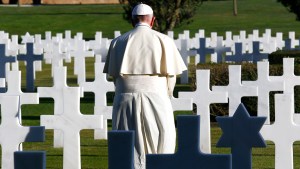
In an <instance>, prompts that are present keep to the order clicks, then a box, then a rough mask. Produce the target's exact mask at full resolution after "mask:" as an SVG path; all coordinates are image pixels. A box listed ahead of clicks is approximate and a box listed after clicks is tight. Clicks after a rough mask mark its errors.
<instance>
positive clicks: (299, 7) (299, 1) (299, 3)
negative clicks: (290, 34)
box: [277, 0, 300, 21]
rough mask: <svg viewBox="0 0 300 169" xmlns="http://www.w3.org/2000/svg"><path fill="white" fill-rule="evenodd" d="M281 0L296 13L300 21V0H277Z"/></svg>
mask: <svg viewBox="0 0 300 169" xmlns="http://www.w3.org/2000/svg"><path fill="white" fill-rule="evenodd" d="M277 1H278V2H281V3H282V4H283V5H284V6H285V7H286V8H287V9H288V10H289V11H290V12H293V13H295V14H296V16H297V17H296V19H297V20H298V21H300V0H277Z"/></svg>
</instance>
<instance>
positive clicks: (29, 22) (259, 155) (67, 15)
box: [0, 0, 300, 169]
mask: <svg viewBox="0 0 300 169" xmlns="http://www.w3.org/2000/svg"><path fill="white" fill-rule="evenodd" d="M238 5H239V6H238V16H233V15H232V1H208V2H204V3H203V5H202V6H201V7H200V8H199V10H198V11H197V13H196V15H195V17H194V18H193V22H191V23H184V24H182V25H181V26H180V27H178V28H176V29H175V30H174V31H175V34H178V33H182V32H183V30H190V31H191V35H192V36H193V35H194V33H196V32H198V30H199V29H205V31H206V35H207V36H208V35H210V32H218V34H219V35H224V34H225V32H226V31H233V33H234V34H237V33H238V32H239V31H240V30H246V31H247V33H251V32H252V30H253V29H258V30H260V33H262V32H263V31H264V30H265V29H266V28H271V29H272V33H273V35H274V34H275V32H283V33H284V36H285V37H286V36H287V35H288V32H289V31H296V37H299V36H300V22H296V21H295V16H294V15H293V14H291V13H289V12H288V11H287V10H286V9H285V8H284V7H283V6H282V5H281V4H279V3H277V2H276V0H263V1H262V0H239V1H238ZM122 15H123V10H122V6H120V5H74V6H71V5H64V6H56V5H53V6H35V7H21V8H16V7H0V16H1V17H0V30H4V31H5V32H8V33H10V34H17V35H24V34H25V33H26V32H29V33H30V34H42V35H44V33H45V31H52V33H53V35H55V34H56V33H63V32H64V31H65V30H71V31H72V33H73V35H74V34H75V33H77V32H83V34H84V37H85V38H87V39H91V38H93V37H94V35H95V32H96V31H102V32H103V36H104V37H109V38H112V37H113V34H114V30H120V31H121V32H122V33H123V32H125V31H128V30H130V29H131V25H130V24H129V23H128V22H127V21H124V20H123V19H122ZM93 63H94V60H93V59H91V60H89V59H88V60H87V63H86V64H87V78H88V79H91V80H92V79H93V77H94V69H93ZM20 65H21V70H24V65H23V64H22V63H21V64H20ZM65 65H66V66H68V85H70V86H75V84H74V81H76V79H75V78H76V77H75V76H74V75H73V69H72V63H71V64H65ZM50 75H51V71H50V66H49V65H45V64H44V65H43V71H42V72H37V75H36V82H35V84H36V86H39V87H44V86H52V80H51V78H50V77H51V76H50ZM22 78H25V71H22ZM22 85H23V87H24V85H25V81H24V80H23V81H22ZM182 90H190V89H189V86H188V85H177V86H176V92H178V91H182ZM175 96H177V93H175ZM112 98H113V94H108V101H109V104H111V102H112ZM81 100H82V102H81V105H80V106H81V109H80V110H81V112H82V113H83V114H91V113H92V112H93V107H94V103H93V102H92V100H93V95H92V94H86V95H85V98H83V99H81ZM53 109H54V108H53V100H52V99H40V104H38V105H23V106H22V115H23V125H25V126H29V125H34V126H38V125H39V123H40V122H39V120H40V115H48V114H53ZM175 114H176V115H181V114H192V113H191V112H176V113H175ZM109 124H110V123H109ZM220 135H221V131H220V128H219V127H218V126H217V124H216V123H212V152H213V153H230V150H229V149H225V148H216V147H215V145H216V142H217V140H218V139H219V137H220ZM52 140H53V131H52V130H47V131H46V142H43V143H24V150H45V151H46V152H47V169H61V168H62V158H63V154H62V149H58V148H53V141H52ZM299 150H300V143H299V142H296V143H295V144H294V151H295V152H294V162H295V168H299V167H300V151H299ZM274 152H275V150H274V144H273V143H271V142H268V147H267V148H265V149H262V148H254V150H253V168H255V169H271V168H274V166H275V162H274V161H275V158H274ZM81 154H82V156H81V158H82V168H83V169H106V168H107V161H108V157H107V141H106V140H94V139H93V131H92V130H83V131H82V132H81Z"/></svg>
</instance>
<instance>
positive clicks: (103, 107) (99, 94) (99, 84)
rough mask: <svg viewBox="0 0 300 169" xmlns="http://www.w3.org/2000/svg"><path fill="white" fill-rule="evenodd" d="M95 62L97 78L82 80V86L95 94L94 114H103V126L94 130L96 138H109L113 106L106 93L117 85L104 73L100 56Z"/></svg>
mask: <svg viewBox="0 0 300 169" xmlns="http://www.w3.org/2000/svg"><path fill="white" fill-rule="evenodd" d="M96 57H97V60H98V61H97V62H95V64H94V65H95V69H94V70H95V80H94V81H93V82H82V83H80V87H82V88H83V90H84V91H86V92H93V93H94V96H95V106H94V114H95V115H103V128H102V129H97V130H95V132H94V138H95V139H107V120H108V119H111V118H112V106H108V105H107V99H106V94H107V92H113V91H114V90H115V86H114V83H113V82H109V81H107V79H106V74H105V73H103V68H104V63H102V62H101V58H100V56H96Z"/></svg>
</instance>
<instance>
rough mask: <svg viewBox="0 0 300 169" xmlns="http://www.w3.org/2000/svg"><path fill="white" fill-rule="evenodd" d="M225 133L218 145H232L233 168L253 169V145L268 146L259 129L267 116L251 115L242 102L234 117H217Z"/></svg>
mask: <svg viewBox="0 0 300 169" xmlns="http://www.w3.org/2000/svg"><path fill="white" fill-rule="evenodd" d="M216 119H217V121H218V124H219V125H220V127H221V129H222V131H223V134H222V136H221V138H220V140H219V141H218V143H217V147H230V148H231V153H232V169H242V168H243V169H252V147H266V146H267V145H266V143H265V141H264V139H263V138H262V136H261V135H260V133H259V131H260V129H261V127H262V126H263V124H264V122H265V120H266V118H265V117H250V115H249V113H248V111H247V110H246V108H245V107H244V105H243V104H242V103H241V104H240V105H239V107H238V108H237V110H236V112H235V113H234V115H233V116H232V117H217V118H216Z"/></svg>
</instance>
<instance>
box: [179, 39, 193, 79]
mask: <svg viewBox="0 0 300 169" xmlns="http://www.w3.org/2000/svg"><path fill="white" fill-rule="evenodd" d="M179 52H180V55H181V57H182V59H183V61H184V63H185V65H186V66H187V67H188V66H189V63H190V56H195V55H196V54H197V51H195V50H190V49H189V47H188V44H187V40H186V39H183V40H181V49H180V50H179ZM180 83H181V84H187V83H189V72H188V70H185V71H184V72H183V73H182V74H181V76H180Z"/></svg>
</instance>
